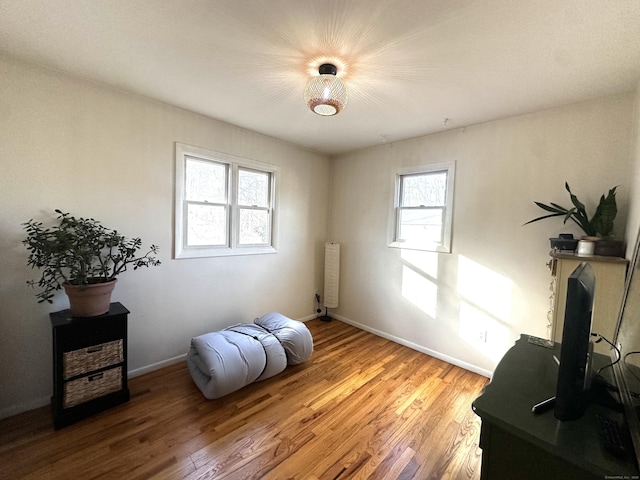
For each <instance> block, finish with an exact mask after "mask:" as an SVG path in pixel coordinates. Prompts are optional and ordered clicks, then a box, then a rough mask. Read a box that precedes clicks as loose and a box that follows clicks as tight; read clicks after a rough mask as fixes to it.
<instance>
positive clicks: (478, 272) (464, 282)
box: [458, 255, 513, 323]
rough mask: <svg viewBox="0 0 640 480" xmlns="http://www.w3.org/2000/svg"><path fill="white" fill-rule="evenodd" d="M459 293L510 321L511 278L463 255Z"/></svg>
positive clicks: (465, 298) (460, 258)
mask: <svg viewBox="0 0 640 480" xmlns="http://www.w3.org/2000/svg"><path fill="white" fill-rule="evenodd" d="M458 293H459V294H460V296H461V297H462V298H463V299H464V300H466V301H468V302H470V303H472V304H474V305H476V306H478V307H479V308H481V309H482V310H484V311H485V312H487V313H489V314H490V315H492V316H493V317H496V318H497V319H499V320H502V321H503V322H507V323H508V322H509V317H510V314H511V296H512V293H513V283H512V282H511V280H509V279H508V278H507V277H505V276H503V275H500V274H499V273H496V272H494V271H493V270H490V269H488V268H487V267H484V266H482V265H480V264H479V263H476V262H474V261H473V260H469V259H468V258H466V257H463V256H462V255H461V256H460V257H459V258H458Z"/></svg>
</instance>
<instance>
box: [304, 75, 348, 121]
mask: <svg viewBox="0 0 640 480" xmlns="http://www.w3.org/2000/svg"><path fill="white" fill-rule="evenodd" d="M304 101H305V103H306V104H307V105H309V108H310V109H311V110H312V111H313V112H314V113H317V114H318V115H324V116H329V115H335V114H337V113H340V111H341V110H342V109H343V108H344V106H345V105H346V104H347V89H346V87H345V86H344V83H342V80H340V79H339V78H338V77H336V76H335V75H332V74H321V75H318V76H316V77H313V78H311V80H309V83H307V87H306V88H305V89H304Z"/></svg>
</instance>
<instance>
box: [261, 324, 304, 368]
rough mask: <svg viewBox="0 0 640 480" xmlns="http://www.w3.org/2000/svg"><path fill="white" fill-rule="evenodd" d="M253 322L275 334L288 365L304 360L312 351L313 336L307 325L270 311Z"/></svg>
mask: <svg viewBox="0 0 640 480" xmlns="http://www.w3.org/2000/svg"><path fill="white" fill-rule="evenodd" d="M255 323H256V324H257V325H260V326H261V327H264V328H266V329H267V330H269V331H270V332H271V333H272V334H273V335H275V336H276V337H277V338H278V340H279V341H280V344H281V345H282V347H283V348H284V351H285V353H286V354H287V364H288V365H298V364H299V363H303V362H306V361H307V360H308V359H309V357H311V354H312V353H313V338H312V337H311V332H310V331H309V329H308V328H307V326H306V325H305V324H304V323H302V322H297V321H295V320H291V319H290V318H287V317H285V316H284V315H282V314H281V313H278V312H272V313H267V314H266V315H263V316H262V317H260V318H256V319H255Z"/></svg>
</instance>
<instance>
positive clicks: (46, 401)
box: [0, 396, 51, 420]
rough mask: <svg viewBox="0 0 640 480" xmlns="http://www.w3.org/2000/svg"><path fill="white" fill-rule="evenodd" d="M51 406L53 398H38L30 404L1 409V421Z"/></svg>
mask: <svg viewBox="0 0 640 480" xmlns="http://www.w3.org/2000/svg"><path fill="white" fill-rule="evenodd" d="M50 404H51V396H48V397H42V398H37V399H35V400H31V401H30V402H26V403H20V404H17V405H9V406H8V407H5V408H0V420H2V419H3V418H9V417H13V416H14V415H18V414H19V413H24V412H28V411H29V410H35V409H36V408H40V407H46V406H47V405H50Z"/></svg>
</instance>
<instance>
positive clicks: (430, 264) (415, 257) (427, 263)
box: [400, 249, 438, 279]
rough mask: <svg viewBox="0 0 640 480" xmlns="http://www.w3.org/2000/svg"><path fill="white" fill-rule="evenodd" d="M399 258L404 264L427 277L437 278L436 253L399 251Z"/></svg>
mask: <svg viewBox="0 0 640 480" xmlns="http://www.w3.org/2000/svg"><path fill="white" fill-rule="evenodd" d="M400 252H401V253H400V257H401V258H402V260H404V263H408V264H410V265H413V266H414V267H415V268H416V269H418V270H420V271H422V272H424V273H425V274H426V275H427V276H429V277H431V278H433V279H437V278H438V254H437V253H436V252H423V251H421V250H408V249H402V250H400Z"/></svg>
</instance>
